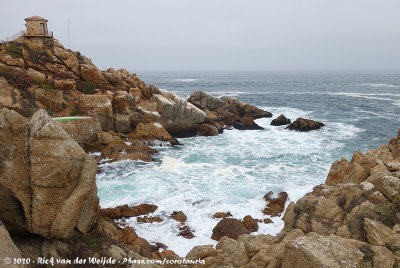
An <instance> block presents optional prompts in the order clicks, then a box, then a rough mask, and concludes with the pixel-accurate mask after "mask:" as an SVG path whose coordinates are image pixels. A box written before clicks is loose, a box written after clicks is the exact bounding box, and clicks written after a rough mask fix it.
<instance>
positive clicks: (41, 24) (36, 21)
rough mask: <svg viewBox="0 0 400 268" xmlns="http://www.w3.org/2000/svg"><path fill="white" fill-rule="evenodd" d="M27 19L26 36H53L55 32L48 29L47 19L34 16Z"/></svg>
mask: <svg viewBox="0 0 400 268" xmlns="http://www.w3.org/2000/svg"><path fill="white" fill-rule="evenodd" d="M25 21H26V24H25V26H26V34H25V36H43V37H53V33H52V32H49V30H48V29H47V20H46V19H44V18H42V17H39V16H32V17H29V18H26V19H25Z"/></svg>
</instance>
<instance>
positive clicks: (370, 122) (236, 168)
mask: <svg viewBox="0 0 400 268" xmlns="http://www.w3.org/2000/svg"><path fill="white" fill-rule="evenodd" d="M138 75H139V76H140V77H141V78H142V79H144V80H145V81H146V83H153V84H155V85H157V86H158V87H160V88H161V89H163V90H171V91H173V92H175V93H177V94H179V95H181V96H183V97H188V96H189V94H190V92H192V91H194V90H199V89H200V90H203V91H205V92H207V93H209V94H212V95H214V96H223V95H228V96H234V97H237V98H238V99H240V100H243V101H245V102H248V103H251V104H253V105H256V106H258V107H260V108H263V109H266V110H268V111H270V112H272V113H273V114H274V116H273V118H274V117H276V116H278V115H279V114H281V113H283V114H285V115H286V116H287V117H289V118H291V119H292V120H294V119H295V118H297V117H307V118H311V119H316V120H319V121H322V122H324V123H325V124H326V127H324V128H322V129H321V130H318V131H312V132H307V133H300V132H294V131H288V130H285V129H284V126H281V127H273V126H270V125H269V123H270V121H271V120H272V119H273V118H262V119H258V120H257V121H256V122H257V123H258V124H259V125H260V126H262V127H264V128H265V129H264V130H252V131H238V130H229V131H225V132H224V134H222V135H219V136H217V137H192V138H186V139H180V140H179V141H180V142H181V143H182V145H181V146H177V147H158V148H157V149H158V150H159V154H157V155H155V158H156V162H154V163H143V162H135V161H121V162H117V163H113V164H109V165H105V166H102V167H101V172H100V173H99V174H98V176H97V184H98V187H99V196H100V202H101V206H102V207H112V206H116V205H121V204H132V205H136V204H140V203H144V202H149V203H153V204H156V205H158V206H159V208H158V210H157V211H155V213H154V215H158V216H161V217H162V218H163V219H164V221H163V222H162V223H154V224H138V223H136V220H135V219H134V218H133V219H130V220H128V223H129V224H130V225H131V226H133V227H134V228H135V229H136V231H137V233H138V234H139V235H140V236H143V237H144V238H146V239H148V240H149V241H152V242H162V243H164V244H166V245H168V246H169V248H170V249H172V250H175V251H176V252H177V253H178V254H180V255H185V254H186V253H187V251H188V250H190V249H191V248H192V247H193V246H195V245H199V244H215V241H213V240H211V239H210V236H211V233H212V229H213V227H214V226H215V225H216V224H217V222H218V220H215V219H212V215H213V214H214V213H215V212H219V211H230V212H231V213H232V214H233V216H234V217H236V218H242V217H244V216H246V215H251V216H253V217H254V218H260V219H261V218H265V216H263V215H262V212H261V210H262V209H263V208H264V207H265V202H264V201H263V199H262V197H263V195H265V194H266V193H267V192H268V191H271V190H272V191H274V192H279V191H287V192H288V194H289V199H290V201H296V200H297V199H299V198H300V197H302V196H303V195H304V194H305V193H306V192H309V191H311V190H312V187H313V186H315V185H317V184H319V183H323V182H324V181H325V179H326V176H327V173H328V170H329V168H330V165H331V164H332V162H334V161H335V160H336V159H340V158H341V157H342V156H344V157H347V158H351V155H352V153H353V152H354V151H355V150H357V149H360V150H362V151H364V152H366V151H367V149H369V148H376V147H378V146H379V145H380V144H382V143H388V141H389V139H390V137H392V136H394V135H395V134H397V129H398V128H399V127H400V117H399V116H398V115H399V114H400V78H399V75H398V74H396V73H374V74H363V73H355V74H346V73H330V74H329V73H212V72H204V73H185V72H162V73H161V72H152V73H143V74H141V73H139V74H138ZM178 210H182V211H183V212H184V213H185V214H186V215H187V216H188V222H187V223H188V225H189V226H190V227H191V228H192V229H193V230H194V231H195V232H194V234H195V236H196V237H195V238H193V239H190V240H188V239H185V238H182V237H178V236H177V233H178V232H179V231H178V228H177V225H178V224H177V223H176V222H175V221H174V220H171V219H169V218H168V215H170V214H171V213H172V212H173V211H178ZM273 220H274V223H273V224H268V225H266V224H260V230H259V233H271V234H275V233H277V232H279V231H280V230H281V228H282V227H283V222H282V220H281V219H279V218H274V219H273Z"/></svg>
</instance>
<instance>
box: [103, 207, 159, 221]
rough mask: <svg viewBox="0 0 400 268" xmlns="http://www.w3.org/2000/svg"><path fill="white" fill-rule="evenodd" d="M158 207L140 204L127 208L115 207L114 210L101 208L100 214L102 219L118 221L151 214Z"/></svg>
mask: <svg viewBox="0 0 400 268" xmlns="http://www.w3.org/2000/svg"><path fill="white" fill-rule="evenodd" d="M157 208H158V206H156V205H151V204H140V205H138V206H134V207H129V206H128V205H122V206H117V207H115V208H103V209H101V210H100V213H101V215H102V216H103V217H109V218H112V219H118V218H122V217H134V216H141V215H146V214H149V213H153V212H154V211H155V210H156V209H157Z"/></svg>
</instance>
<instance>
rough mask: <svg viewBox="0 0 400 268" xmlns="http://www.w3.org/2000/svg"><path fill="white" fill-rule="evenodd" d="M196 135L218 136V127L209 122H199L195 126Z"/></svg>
mask: <svg viewBox="0 0 400 268" xmlns="http://www.w3.org/2000/svg"><path fill="white" fill-rule="evenodd" d="M197 136H218V129H217V128H216V127H215V126H213V125H211V124H201V125H199V126H198V127H197Z"/></svg>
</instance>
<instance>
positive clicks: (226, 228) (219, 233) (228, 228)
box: [211, 218, 250, 241]
mask: <svg viewBox="0 0 400 268" xmlns="http://www.w3.org/2000/svg"><path fill="white" fill-rule="evenodd" d="M249 233H250V231H249V230H248V229H247V228H246V226H245V225H244V224H243V223H242V222H240V221H239V220H237V219H232V218H224V219H222V220H221V221H220V222H219V223H218V224H217V225H216V226H215V227H214V229H213V233H212V236H211V238H212V239H214V240H217V241H218V240H219V239H221V237H223V236H227V237H230V238H232V239H237V238H238V237H239V235H242V234H249Z"/></svg>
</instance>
